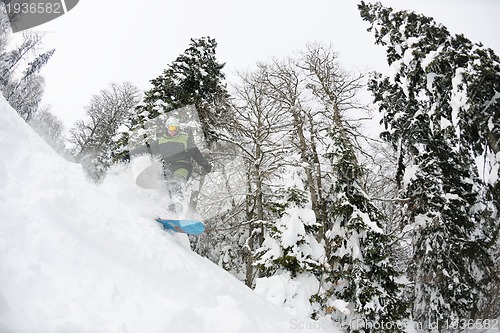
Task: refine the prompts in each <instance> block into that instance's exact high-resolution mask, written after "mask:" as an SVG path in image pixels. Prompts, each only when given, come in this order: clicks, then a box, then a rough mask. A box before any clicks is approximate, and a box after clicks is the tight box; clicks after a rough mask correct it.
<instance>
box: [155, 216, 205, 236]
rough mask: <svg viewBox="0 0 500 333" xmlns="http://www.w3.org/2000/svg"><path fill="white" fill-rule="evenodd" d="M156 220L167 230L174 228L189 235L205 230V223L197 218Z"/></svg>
mask: <svg viewBox="0 0 500 333" xmlns="http://www.w3.org/2000/svg"><path fill="white" fill-rule="evenodd" d="M156 222H158V223H160V224H162V225H163V228H164V229H166V230H173V231H175V232H181V233H184V234H188V235H199V234H201V233H202V232H203V231H205V225H204V224H203V223H202V222H201V221H197V220H171V219H160V218H157V219H156Z"/></svg>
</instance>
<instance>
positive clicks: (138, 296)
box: [0, 95, 334, 333]
mask: <svg viewBox="0 0 500 333" xmlns="http://www.w3.org/2000/svg"><path fill="white" fill-rule="evenodd" d="M0 119H2V121H1V122H0V151H1V152H2V158H1V159H0V216H1V217H0V219H1V220H0V332H44V333H48V332H72V333H76V332H92V333H97V332H134V333H136V332H164V333H166V332H183V333H189V332H196V333H206V332H217V333H223V332H228V333H236V332H244V333H246V332H248V333H256V332H265V333H270V332H297V331H300V328H303V327H308V328H311V327H313V326H312V325H311V324H306V323H307V322H306V321H304V320H303V319H301V318H294V317H291V316H290V315H289V314H287V313H286V312H284V311H283V310H281V309H279V308H278V307H275V306H274V305H272V304H271V303H269V302H268V301H266V300H264V299H263V298H262V297H260V296H258V295H257V294H256V293H255V292H253V291H252V290H250V289H248V288H247V287H246V286H245V285H244V284H243V283H241V282H240V281H238V280H237V279H236V278H234V277H233V276H231V275H230V274H229V273H227V272H225V271H224V270H223V269H222V268H220V267H218V266H216V265H215V264H213V263H211V262H209V261H208V260H207V259H205V258H202V257H200V256H198V255H197V254H195V253H194V252H192V251H191V250H190V249H189V244H188V240H187V238H183V237H185V236H184V235H180V234H173V233H169V232H166V231H164V230H162V229H161V226H160V225H159V224H157V223H156V222H154V221H153V218H154V217H155V214H157V213H158V211H159V210H160V209H161V206H162V205H163V204H164V203H162V202H161V200H160V198H158V197H156V196H157V195H158V194H157V192H155V191H151V190H144V189H140V188H138V187H137V186H136V185H135V182H134V172H135V170H134V166H128V165H121V166H116V167H115V168H113V170H112V171H111V172H110V175H109V176H108V177H107V179H106V180H105V181H104V183H103V184H102V185H100V186H97V185H94V184H92V183H90V182H89V181H87V180H86V178H85V176H84V174H83V171H82V169H81V167H80V166H79V165H78V164H74V163H70V162H67V161H65V160H64V159H63V158H61V157H59V156H58V155H57V154H56V153H55V152H54V151H53V150H52V149H51V148H50V147H49V146H48V145H47V144H46V143H45V142H43V140H42V139H40V138H39V137H38V136H37V135H36V134H35V133H34V132H33V131H32V130H31V128H30V127H29V126H28V125H26V124H25V123H24V122H23V121H22V119H21V118H20V117H18V116H17V114H16V112H15V111H14V110H13V109H12V108H11V107H10V106H9V105H8V104H7V102H6V101H5V99H4V98H3V97H2V96H1V95H0ZM332 330H334V329H333V328H332V329H327V330H325V327H322V328H321V331H322V332H325V331H332ZM307 331H311V329H308V330H307Z"/></svg>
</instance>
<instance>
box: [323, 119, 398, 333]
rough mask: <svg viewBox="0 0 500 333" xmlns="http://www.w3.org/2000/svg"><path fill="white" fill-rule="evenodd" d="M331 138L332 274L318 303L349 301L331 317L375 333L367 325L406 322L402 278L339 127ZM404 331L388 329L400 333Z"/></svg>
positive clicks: (352, 328) (379, 216)
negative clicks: (332, 178)
mask: <svg viewBox="0 0 500 333" xmlns="http://www.w3.org/2000/svg"><path fill="white" fill-rule="evenodd" d="M330 136H331V138H332V145H331V147H330V148H329V151H328V154H327V156H328V157H329V158H330V160H331V163H332V171H333V177H334V180H333V182H332V186H331V188H330V190H329V192H328V197H327V209H328V210H327V212H328V219H329V222H330V224H329V225H330V228H329V230H328V231H327V233H326V237H327V239H328V244H329V245H330V246H329V247H328V248H327V257H328V263H329V264H330V271H329V274H328V275H327V276H326V281H327V282H328V283H329V288H328V293H327V295H326V296H327V297H324V298H323V299H322V302H324V303H326V305H327V306H328V307H335V303H333V302H334V301H337V302H338V301H343V302H346V303H347V305H348V306H347V309H346V310H345V311H343V312H341V313H335V314H334V316H333V318H334V319H335V320H345V321H346V322H348V323H350V325H349V327H348V329H349V331H353V332H372V331H377V329H372V328H370V327H368V326H367V325H366V323H378V324H380V325H383V324H382V323H398V322H399V323H401V322H402V320H404V319H406V318H408V314H407V311H406V309H407V304H406V301H405V300H404V297H403V285H402V284H401V282H400V281H401V280H402V278H401V274H400V273H399V272H397V271H396V269H395V268H394V265H393V263H392V262H391V259H390V257H389V253H390V246H391V243H392V242H393V241H394V238H393V237H392V236H390V235H387V234H386V233H385V232H384V230H383V228H382V222H383V216H382V214H381V212H380V211H378V209H377V208H376V207H375V206H374V205H373V204H372V203H371V201H370V199H369V198H368V196H367V195H366V193H365V191H364V190H363V189H362V187H361V185H360V184H361V183H360V180H361V179H362V177H363V174H364V171H363V169H362V167H361V166H360V165H359V162H358V160H357V158H356V155H355V154H354V150H353V144H352V143H351V141H350V140H349V138H348V136H347V135H346V131H345V129H344V128H343V127H342V126H340V124H339V126H337V127H334V128H332V130H331V131H330ZM358 320H359V321H358ZM359 323H361V324H360V325H358V324H359ZM402 327H403V325H402V324H401V326H399V327H396V326H395V327H394V329H393V330H392V331H394V332H397V331H402Z"/></svg>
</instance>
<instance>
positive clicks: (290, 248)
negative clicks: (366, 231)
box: [255, 168, 325, 316]
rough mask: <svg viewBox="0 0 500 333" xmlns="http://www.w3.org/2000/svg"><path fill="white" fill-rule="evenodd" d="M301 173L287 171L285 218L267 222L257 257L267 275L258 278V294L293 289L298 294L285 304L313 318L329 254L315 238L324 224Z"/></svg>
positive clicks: (289, 296)
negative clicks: (318, 218)
mask: <svg viewBox="0 0 500 333" xmlns="http://www.w3.org/2000/svg"><path fill="white" fill-rule="evenodd" d="M293 169H295V170H293ZM300 171H302V172H300ZM300 173H303V170H299V168H292V170H288V171H287V172H284V174H288V175H289V176H288V179H286V180H285V183H284V192H285V193H284V202H282V203H281V204H280V205H277V206H278V207H281V209H282V212H281V213H280V214H279V215H280V216H281V217H280V218H279V219H278V220H277V221H276V222H274V223H272V222H271V223H267V228H266V230H265V238H264V242H263V244H262V247H261V248H260V249H258V250H257V251H256V254H255V256H256V261H255V265H257V266H258V267H259V268H260V270H261V272H262V274H263V276H264V277H263V278H260V279H257V283H256V291H257V292H259V293H261V294H264V295H265V294H267V293H268V291H269V288H273V287H276V286H272V284H273V283H278V284H284V285H283V286H282V287H283V288H287V286H290V287H292V288H293V289H294V292H290V293H284V294H281V296H282V297H284V299H283V300H281V301H282V302H283V303H284V304H282V305H284V306H285V307H289V308H291V309H293V310H294V311H295V313H297V312H302V313H299V314H300V315H307V316H311V315H312V314H313V312H314V311H315V309H314V308H313V307H312V306H311V302H310V299H311V298H315V297H316V296H317V295H316V294H317V293H318V292H319V287H320V283H319V280H320V278H321V276H322V272H323V271H324V269H323V267H322V266H323V261H324V258H325V256H324V255H325V252H324V248H323V246H322V245H321V244H320V243H319V242H318V241H317V240H316V238H315V234H316V233H317V231H318V229H319V226H320V225H319V224H318V223H316V216H315V214H314V211H313V210H312V204H311V199H310V195H309V194H308V193H307V191H306V190H305V188H304V181H303V179H302V178H305V176H304V175H300ZM304 311H307V312H308V313H303V312H304Z"/></svg>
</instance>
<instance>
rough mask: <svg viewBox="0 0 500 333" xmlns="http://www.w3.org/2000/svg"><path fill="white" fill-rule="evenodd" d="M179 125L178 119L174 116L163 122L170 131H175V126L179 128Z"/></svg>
mask: <svg viewBox="0 0 500 333" xmlns="http://www.w3.org/2000/svg"><path fill="white" fill-rule="evenodd" d="M179 126H180V122H179V119H177V118H174V117H170V118H168V119H167V121H166V122H165V127H166V128H168V129H170V130H172V131H175V130H176V129H177V128H179Z"/></svg>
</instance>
